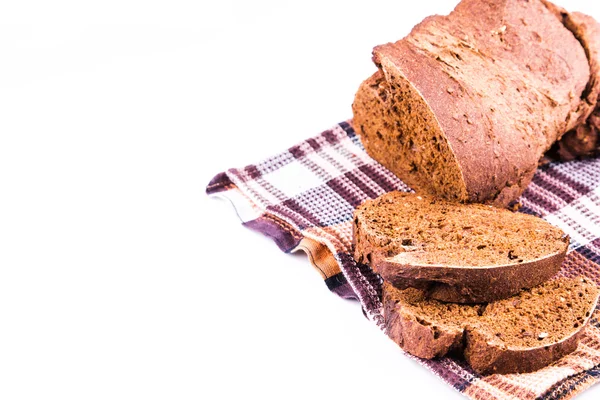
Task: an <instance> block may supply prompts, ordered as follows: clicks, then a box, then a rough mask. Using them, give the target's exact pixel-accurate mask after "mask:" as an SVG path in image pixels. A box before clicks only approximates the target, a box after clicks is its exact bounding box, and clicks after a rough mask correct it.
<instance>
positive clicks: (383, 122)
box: [353, 67, 469, 201]
mask: <svg viewBox="0 0 600 400" xmlns="http://www.w3.org/2000/svg"><path fill="white" fill-rule="evenodd" d="M390 68H391V67H390ZM353 110H354V119H353V124H354V128H355V130H356V131H357V132H358V133H359V135H360V137H361V140H362V143H363V145H364V146H365V150H366V151H367V153H368V154H369V155H371V156H372V157H373V158H375V159H376V160H378V161H379V162H380V163H381V164H383V165H384V166H385V167H386V168H388V169H389V170H390V171H392V172H393V173H394V174H395V175H397V176H399V177H400V178H401V179H402V180H403V181H404V182H405V183H406V184H407V185H409V186H410V187H411V188H413V189H415V190H416V191H419V192H426V193H431V194H436V195H439V196H442V197H445V198H447V199H451V200H455V201H467V200H469V198H468V194H467V190H466V186H465V183H464V180H463V177H462V173H461V170H460V167H459V165H458V162H457V161H456V157H455V156H454V153H453V152H452V149H451V148H450V145H449V144H448V141H447V140H446V136H445V134H444V133H443V132H442V129H441V127H440V125H439V124H438V122H437V119H436V117H435V115H434V113H433V111H432V110H431V109H430V107H429V106H428V104H427V102H426V101H425V100H424V99H423V97H422V95H421V94H420V93H419V91H418V90H417V89H416V88H415V87H414V86H413V85H412V84H411V83H410V82H409V81H408V80H407V79H406V78H405V77H404V76H403V75H402V74H400V73H396V74H392V75H389V76H384V72H383V71H382V70H380V71H378V72H377V73H375V74H374V75H373V76H372V77H370V78H369V79H367V80H366V81H365V82H363V84H362V85H361V87H360V89H359V90H358V92H357V94H356V97H355V100H354V103H353Z"/></svg>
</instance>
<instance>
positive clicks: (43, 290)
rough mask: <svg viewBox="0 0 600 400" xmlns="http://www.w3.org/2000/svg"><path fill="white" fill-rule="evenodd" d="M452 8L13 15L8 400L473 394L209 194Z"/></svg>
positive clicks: (0, 24)
mask: <svg viewBox="0 0 600 400" xmlns="http://www.w3.org/2000/svg"><path fill="white" fill-rule="evenodd" d="M560 3H561V4H563V5H565V6H567V7H568V8H569V9H571V10H575V9H579V10H582V11H586V12H588V13H590V14H592V15H594V16H595V17H596V18H598V19H600V8H599V6H598V5H597V3H596V2H592V1H583V0H581V1H567V0H563V1H561V2H560ZM454 4H455V1H401V0H395V1H390V0H386V1H383V0H377V1H369V2H366V1H365V2H361V3H359V4H353V3H350V2H342V1H337V2H327V1H318V2H317V1H308V2H291V1H243V0H239V1H214V2H202V1H200V2H198V1H166V0H163V1H151V0H145V1H135V0H111V1H102V2H91V1H53V2H50V1H37V2H35V1H8V0H5V1H2V2H0V398H3V399H40V398H61V399H107V398H111V399H112V398H119V399H133V398H140V399H141V398H143V399H220V398H234V399H235V398H263V399H287V398H315V399H321V398H323V399H338V398H340V399H341V398H344V399H359V398H360V399H365V398H370V399H377V398H386V399H391V398H398V399H404V398H414V397H420V398H460V397H459V395H458V394H456V393H455V392H454V391H452V390H451V389H450V388H449V387H448V386H447V385H445V384H443V383H442V382H441V381H440V380H439V379H438V378H436V377H434V376H433V375H432V374H431V373H429V372H428V371H426V370H425V369H423V368H421V367H419V366H418V365H417V364H416V363H415V362H413V361H410V360H408V359H407V358H406V357H404V356H403V355H402V354H401V353H400V351H399V350H398V349H397V348H396V346H395V345H394V344H393V343H392V342H391V341H389V340H388V339H387V338H385V337H384V335H383V334H381V333H380V332H379V331H378V329H377V328H376V327H375V326H374V325H372V324H371V323H369V322H368V321H367V320H366V319H365V318H364V317H363V315H362V312H361V310H360V308H359V306H358V304H356V303H353V302H349V301H344V300H341V299H339V298H337V297H336V296H335V295H333V294H331V293H330V292H329V291H328V290H327V288H326V287H325V285H324V283H323V282H322V280H321V278H320V276H319V274H318V273H317V272H316V271H314V270H313V269H312V267H311V266H310V265H309V263H308V261H307V259H306V257H305V256H304V255H286V254H283V253H280V252H279V250H278V248H277V247H276V246H275V244H274V243H272V242H271V241H270V240H269V239H267V238H265V237H263V236H261V235H259V234H256V233H254V232H251V231H250V230H248V229H245V228H243V227H242V226H241V225H240V224H239V221H238V220H237V217H236V215H235V213H234V212H233V210H232V209H231V207H230V205H229V204H226V203H225V202H222V201H217V200H214V199H208V198H207V197H206V196H205V195H204V187H205V186H206V184H207V183H208V181H209V180H210V178H212V176H213V175H214V174H216V173H217V172H220V171H222V170H224V169H226V168H229V167H234V166H238V167H241V166H244V165H246V164H248V163H253V162H256V161H258V160H260V159H262V158H264V157H267V156H270V155H272V154H275V153H277V152H279V151H281V150H283V149H285V148H287V147H289V146H291V145H293V144H295V143H297V142H299V141H301V140H303V139H306V138H308V137H310V136H312V135H314V134H316V133H319V132H320V131H322V130H324V129H326V128H328V127H330V126H331V125H333V124H334V123H336V122H339V121H342V120H345V119H347V118H349V117H350V116H351V109H350V105H351V102H352V99H353V95H354V92H355V91H356V89H357V87H358V85H359V84H360V82H361V81H362V80H363V79H365V78H366V77H368V76H369V75H370V74H371V73H372V72H373V71H374V67H373V65H372V63H371V61H370V57H371V49H372V47H373V46H374V45H377V44H380V43H385V42H388V41H394V40H396V39H399V38H401V37H402V36H404V35H405V34H406V33H408V31H409V30H410V28H411V27H412V26H413V25H414V24H416V23H417V22H419V21H420V20H421V19H422V18H423V17H425V16H426V15H429V14H432V13H446V12H448V11H450V10H451V9H452V8H453V6H454ZM599 395H600V388H599V387H595V388H594V389H593V390H590V391H589V392H588V393H586V395H584V396H581V398H582V399H593V398H597V397H598V396H599Z"/></svg>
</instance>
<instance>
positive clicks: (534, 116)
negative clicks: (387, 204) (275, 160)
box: [353, 0, 597, 206]
mask: <svg viewBox="0 0 600 400" xmlns="http://www.w3.org/2000/svg"><path fill="white" fill-rule="evenodd" d="M592 21H593V20H591V21H589V22H590V24H592ZM593 23H595V21H593ZM581 27H582V29H585V26H584V25H581ZM582 37H583V36H582ZM586 37H587V36H586ZM585 50H586V49H584V46H583V45H582V44H581V43H580V42H579V41H578V39H577V38H576V37H575V36H574V34H573V32H571V30H569V29H568V28H567V27H566V26H565V24H564V23H563V20H562V17H561V19H559V18H557V15H555V13H554V10H549V9H548V7H547V6H546V5H545V4H544V3H543V2H541V1H540V0H530V1H518V0H463V1H461V2H460V3H459V4H458V5H457V7H456V8H455V10H454V11H453V12H452V13H451V14H450V15H448V16H437V15H436V16H431V17H428V18H426V19H425V20H424V21H422V22H421V23H420V24H418V25H417V26H415V27H414V28H413V30H412V31H411V32H410V34H409V35H408V36H407V37H405V38H404V39H402V40H400V41H397V42H395V43H388V44H384V45H381V46H377V47H375V49H374V50H373V61H374V63H375V64H376V66H377V67H378V69H379V71H378V72H377V73H375V74H374V75H373V76H372V77H370V78H369V79H367V80H366V81H365V82H364V83H363V84H362V85H361V87H360V88H359V90H358V92H357V94H356V97H355V100H354V104H353V112H354V119H353V126H354V128H355V129H356V131H357V132H358V133H359V135H360V137H361V140H362V142H363V144H364V146H365V149H366V151H367V153H368V154H369V155H370V156H371V157H373V158H374V159H375V160H377V161H379V162H380V163H381V164H383V165H384V166H385V167H387V168H388V169H389V170H390V171H392V172H393V173H394V174H396V175H397V176H398V177H399V178H400V179H402V180H403V181H404V182H405V183H407V184H408V185H409V186H411V187H412V188H413V189H415V190H417V191H418V192H423V193H430V194H435V195H437V196H442V197H446V198H448V199H452V200H460V201H469V202H487V203H492V204H495V205H500V206H506V205H507V204H509V203H510V202H511V201H513V200H515V199H516V198H517V197H518V196H519V195H520V194H521V193H522V192H523V190H524V189H525V187H526V186H527V184H528V183H529V182H530V180H531V178H532V177H533V174H534V172H535V170H536V168H537V165H538V161H539V160H540V158H541V157H542V155H543V154H544V153H545V152H546V151H547V150H548V149H549V148H550V147H551V146H552V145H553V143H555V141H556V140H557V139H559V138H560V137H561V136H562V135H563V134H564V133H565V132H567V131H569V130H572V129H574V128H575V127H577V126H578V125H580V124H581V123H583V122H585V120H586V119H587V117H588V116H589V115H590V113H591V112H592V110H593V105H591V104H589V101H590V99H588V94H589V93H590V92H589V91H588V88H589V87H590V86H594V85H590V82H591V77H592V74H591V73H590V62H589V60H588V58H587V57H586V51H585ZM589 54H590V55H593V54H592V52H589ZM594 87H596V86H594ZM594 94H597V92H594ZM591 97H593V96H591Z"/></svg>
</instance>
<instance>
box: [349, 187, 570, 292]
mask: <svg viewBox="0 0 600 400" xmlns="http://www.w3.org/2000/svg"><path fill="white" fill-rule="evenodd" d="M353 237H354V239H353V240H354V258H355V260H356V261H357V262H359V263H362V264H366V265H369V266H370V267H371V268H372V269H373V270H374V271H375V272H377V273H379V274H380V275H381V276H382V277H383V279H385V280H387V281H388V282H390V283H392V284H393V285H395V286H397V287H399V288H407V287H418V288H421V289H424V290H425V291H426V294H427V295H428V296H430V297H432V298H434V299H438V300H442V301H449V302H460V303H478V302H489V301H492V300H498V299H502V298H506V297H508V296H511V295H513V294H516V293H518V292H519V291H520V290H521V289H523V288H531V287H533V286H536V285H539V284H540V283H542V282H545V281H547V280H548V279H550V278H551V277H552V276H553V275H554V274H555V273H556V272H558V270H559V269H560V266H561V264H562V261H563V259H564V256H565V254H566V251H567V248H568V244H569V238H568V236H566V235H565V234H564V232H563V231H562V230H560V229H559V228H556V227H554V226H553V225H551V224H549V223H547V222H546V221H544V220H542V219H540V218H537V217H534V216H531V215H526V214H522V213H514V212H511V211H508V210H506V209H501V208H495V207H492V206H486V205H481V204H468V205H464V204H459V203H454V202H448V201H445V200H441V199H436V198H433V197H429V196H425V195H417V194H414V193H402V192H390V193H386V194H384V195H382V196H380V197H378V198H377V199H374V200H367V201H366V202H365V203H363V204H362V205H361V206H359V207H358V208H357V209H356V210H355V213H354V222H353Z"/></svg>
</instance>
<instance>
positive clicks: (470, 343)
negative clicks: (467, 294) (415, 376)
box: [383, 278, 598, 374]
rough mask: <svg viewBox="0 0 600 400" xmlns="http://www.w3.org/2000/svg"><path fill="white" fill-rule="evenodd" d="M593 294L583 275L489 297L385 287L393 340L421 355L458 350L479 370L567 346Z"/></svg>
mask: <svg viewBox="0 0 600 400" xmlns="http://www.w3.org/2000/svg"><path fill="white" fill-rule="evenodd" d="M597 302H598V288H597V287H596V286H595V285H594V284H593V283H592V282H591V281H589V280H587V279H585V278H577V279H566V278H562V279H557V280H554V281H550V282H547V283H545V284H543V285H541V286H538V287H536V288H533V289H530V290H526V291H523V292H521V293H519V294H518V295H516V296H514V297H511V298H508V299H505V300H501V301H498V302H494V303H490V304H488V305H460V304H451V303H442V302H439V301H436V300H431V299H427V298H426V296H425V295H424V293H423V292H422V291H420V290H418V289H406V290H399V289H397V288H395V287H393V286H392V285H390V284H389V283H384V287H383V306H384V318H385V325H386V328H387V331H388V335H389V336H390V338H391V339H392V340H394V341H395V342H396V343H398V344H399V345H400V346H401V347H402V348H403V349H404V350H405V351H407V352H409V353H411V354H413V355H415V356H417V357H422V358H434V357H441V356H444V355H446V354H448V353H449V352H451V351H455V352H458V353H463V354H464V356H465V359H466V360H467V362H468V363H469V364H470V365H471V366H472V367H473V369H475V370H476V371H477V372H479V373H482V374H488V373H516V372H531V371H535V370H537V369H539V368H542V367H544V366H546V365H548V364H550V363H552V362H554V361H556V360H558V359H559V358H561V357H563V356H564V355H566V354H568V353H571V352H572V351H574V350H575V349H576V348H577V344H578V341H579V335H580V333H581V332H582V330H583V328H584V326H585V325H586V324H587V323H588V321H589V320H590V318H591V315H592V313H593V311H594V308H595V307H596V304H597Z"/></svg>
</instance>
